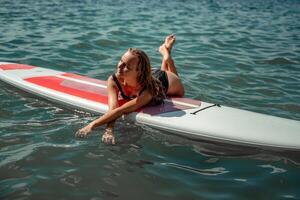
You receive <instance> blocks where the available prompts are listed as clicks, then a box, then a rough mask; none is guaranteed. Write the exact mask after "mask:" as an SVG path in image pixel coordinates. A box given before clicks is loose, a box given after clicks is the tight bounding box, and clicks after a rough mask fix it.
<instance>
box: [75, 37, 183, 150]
mask: <svg viewBox="0 0 300 200" xmlns="http://www.w3.org/2000/svg"><path fill="white" fill-rule="evenodd" d="M175 39H176V38H175V36H174V35H169V36H167V37H166V39H165V42H164V43H163V44H162V45H161V46H160V47H159V52H160V54H161V55H162V65H161V69H157V70H153V69H151V65H150V60H149V58H148V56H147V54H146V53H145V52H143V51H142V50H139V49H133V48H130V49H128V51H127V52H126V53H125V54H124V55H123V56H122V58H121V60H120V61H119V63H118V65H117V70H116V73H115V74H113V75H112V76H110V77H109V78H108V80H107V90H108V107H109V109H108V111H107V113H106V114H104V115H103V116H101V117H100V118H98V119H96V120H94V121H92V122H91V123H89V124H88V125H87V126H85V127H84V128H82V129H80V130H79V131H77V133H76V136H77V137H86V136H87V135H88V134H90V133H91V131H92V130H93V129H94V128H96V127H98V126H101V125H104V124H107V127H106V129H105V132H104V134H103V136H102V141H103V142H104V143H106V144H115V137H114V134H113V126H114V122H115V120H116V119H118V118H119V117H121V116H122V115H123V114H128V113H131V112H134V111H135V110H137V109H139V108H141V107H143V106H145V105H147V104H151V103H152V104H159V103H162V101H163V99H164V98H165V96H166V95H172V96H183V95H184V88H183V85H182V83H181V81H180V79H179V76H178V74H177V71H176V67H175V64H174V61H173V59H172V57H171V49H172V47H173V44H174V43H175ZM119 94H120V95H121V96H122V98H123V99H126V100H128V101H127V102H126V103H124V104H123V105H121V106H119V105H118V96H119Z"/></svg>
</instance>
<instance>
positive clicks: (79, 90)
mask: <svg viewBox="0 0 300 200" xmlns="http://www.w3.org/2000/svg"><path fill="white" fill-rule="evenodd" d="M74 75H76V74H71V76H68V75H67V76H68V77H74V78H75V76H74ZM78 76H80V75H78ZM76 78H77V76H76ZM87 78H88V77H87ZM24 80H25V81H28V82H30V83H34V84H36V85H39V86H42V87H45V88H49V89H52V90H55V91H58V92H62V93H66V94H69V95H73V96H77V97H81V98H83V99H88V100H91V101H95V102H99V103H103V104H106V105H107V104H108V98H107V94H106V90H103V92H101V90H99V91H100V92H99V94H97V93H95V92H91V91H88V90H84V88H85V87H86V86H87V84H84V83H78V84H77V85H73V86H72V87H70V86H68V85H64V84H63V83H64V81H66V80H65V79H63V78H59V77H55V76H42V77H33V78H27V79H24ZM95 80H97V79H95ZM171 99H172V100H175V101H177V102H182V103H187V104H192V105H196V106H200V104H201V102H200V101H197V100H193V99H187V98H171ZM126 102H127V100H123V99H120V100H119V105H120V106H121V105H123V104H124V103H126ZM190 108H192V106H189V105H182V104H180V103H176V102H165V103H164V104H161V105H157V106H147V107H144V108H141V109H138V110H137V112H142V113H147V114H150V115H157V114H161V113H166V112H173V111H180V110H186V109H190Z"/></svg>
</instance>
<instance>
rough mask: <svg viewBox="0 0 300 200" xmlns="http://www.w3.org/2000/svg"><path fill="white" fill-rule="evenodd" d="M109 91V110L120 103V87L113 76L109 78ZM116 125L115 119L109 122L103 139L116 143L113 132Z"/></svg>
mask: <svg viewBox="0 0 300 200" xmlns="http://www.w3.org/2000/svg"><path fill="white" fill-rule="evenodd" d="M107 91H108V110H113V109H115V108H117V107H118V106H119V103H118V93H119V89H118V87H117V85H116V83H115V81H114V80H113V78H112V76H110V77H109V78H108V80H107ZM114 125H115V120H114V121H111V122H109V123H107V125H106V129H105V132H104V133H103V135H102V141H103V142H104V143H112V144H115V136H114V133H113V128H114Z"/></svg>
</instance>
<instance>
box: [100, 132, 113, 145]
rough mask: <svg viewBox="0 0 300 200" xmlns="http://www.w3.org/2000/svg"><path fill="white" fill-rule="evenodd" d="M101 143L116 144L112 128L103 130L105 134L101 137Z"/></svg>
mask: <svg viewBox="0 0 300 200" xmlns="http://www.w3.org/2000/svg"><path fill="white" fill-rule="evenodd" d="M102 142H104V143H105V144H116V141H115V136H114V134H113V130H112V128H107V129H105V132H104V134H103V135H102Z"/></svg>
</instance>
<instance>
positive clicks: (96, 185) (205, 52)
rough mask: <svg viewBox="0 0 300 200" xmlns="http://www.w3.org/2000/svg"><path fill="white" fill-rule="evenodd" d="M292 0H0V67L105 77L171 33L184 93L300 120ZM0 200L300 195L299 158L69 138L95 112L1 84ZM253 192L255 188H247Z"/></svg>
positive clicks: (161, 140) (178, 143) (191, 144)
mask: <svg viewBox="0 0 300 200" xmlns="http://www.w3.org/2000/svg"><path fill="white" fill-rule="evenodd" d="M299 7H300V4H299V2H298V1H294V0H288V1H277V0H266V1H256V0H255V1H251V2H248V1H239V0H229V1H223V0H218V1H216V0H212V1H209V0H203V1H196V0H190V1H177V0H175V1H174V0H173V1H169V0H167V1H161V0H158V1H131V0H127V1H124V0H117V1H113V2H111V1H106V0H103V1H93V0H91V1H89V0H85V1H64V2H62V1H57V0H51V1H47V2H46V1H26V2H25V1H24V2H23V1H19V0H16V1H9V0H4V1H1V6H0V21H1V26H0V30H1V37H0V61H6V62H16V63H24V64H30V65H36V66H42V67H48V68H52V69H57V70H62V71H67V72H76V73H80V74H84V75H87V76H91V77H94V78H98V79H101V80H105V79H106V78H107V76H108V75H110V74H111V73H112V72H113V71H114V68H115V65H116V63H117V61H118V60H119V58H120V55H121V54H122V53H123V52H124V51H125V50H126V49H127V48H129V47H138V48H143V49H144V50H145V51H146V52H147V53H148V54H149V56H150V58H151V62H152V65H153V66H154V67H159V66H160V63H161V57H160V55H159V53H158V52H157V51H156V49H157V48H158V47H159V45H160V44H161V42H163V38H164V36H166V35H167V34H169V33H175V34H176V36H177V42H176V45H175V47H174V49H173V57H174V59H175V62H176V65H177V67H178V71H179V73H180V76H181V77H182V81H183V83H184V85H185V88H186V96H187V97H189V98H194V99H198V100H204V101H208V102H214V103H219V104H222V105H228V106H232V107H237V108H241V109H246V110H251V111H256V112H261V113H266V114H271V115H275V116H280V117H286V118H290V119H296V120H300V107H299V102H300V91H299V85H300V82H299V80H300V73H299V63H300V56H299V54H300V51H299V35H300V34H299V20H300V9H299ZM0 87H1V90H0V100H1V101H0V198H3V199H18V198H22V199H40V198H43V199H53V198H57V199H141V198H142V199H158V200H159V199H164V200H165V199H284V198H291V199H297V198H300V193H299V190H298V188H299V187H298V186H299V183H300V182H299V180H300V177H299V166H300V165H299V164H300V154H299V152H297V151H277V150H276V151H275V150H272V149H260V148H253V147H241V146H235V145H230V144H223V143H220V142H207V141H192V140H189V139H186V138H183V137H179V136H175V135H172V133H165V132H162V131H158V130H154V129H152V128H149V127H146V126H142V125H137V124H129V123H128V122H127V121H124V120H119V121H118V122H117V124H116V129H115V132H116V135H117V141H118V144H117V145H115V146H107V145H104V144H103V143H101V142H100V140H101V134H102V132H103V130H104V127H100V128H98V129H97V130H95V131H94V132H93V134H92V135H91V136H90V137H89V138H87V139H85V140H80V139H76V138H74V133H75V132H76V130H78V129H79V128H80V127H82V126H83V125H84V124H86V123H87V122H89V121H91V120H92V119H94V118H95V117H96V116H95V115H93V114H88V113H85V112H81V111H76V110H75V111H74V110H72V108H64V107H62V106H60V105H56V104H53V103H51V102H48V101H45V100H42V99H40V98H36V97H34V96H32V95H29V94H26V93H25V92H22V91H19V90H16V89H13V88H12V87H10V86H8V85H6V84H4V83H0ZM254 191H255V192H254Z"/></svg>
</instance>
